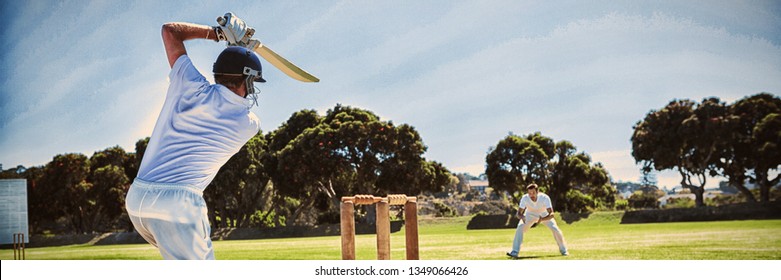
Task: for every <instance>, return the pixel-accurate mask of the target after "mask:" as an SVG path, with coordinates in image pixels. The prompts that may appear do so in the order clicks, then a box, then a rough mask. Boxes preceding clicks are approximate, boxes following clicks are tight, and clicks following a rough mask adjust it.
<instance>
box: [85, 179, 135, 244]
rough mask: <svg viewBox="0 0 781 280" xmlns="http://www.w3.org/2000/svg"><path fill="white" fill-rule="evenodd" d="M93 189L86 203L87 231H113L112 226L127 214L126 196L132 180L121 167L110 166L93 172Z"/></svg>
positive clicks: (88, 194)
mask: <svg viewBox="0 0 781 280" xmlns="http://www.w3.org/2000/svg"><path fill="white" fill-rule="evenodd" d="M91 184H92V188H91V189H89V190H88V192H87V200H86V201H85V203H86V205H84V206H83V207H85V208H86V209H85V211H84V212H85V214H84V216H85V217H84V218H85V220H86V221H85V222H84V224H85V225H84V228H85V230H88V231H89V230H91V231H98V230H106V229H111V228H110V225H111V224H112V223H113V222H115V221H116V220H117V219H118V218H119V217H120V216H121V215H122V214H123V213H125V196H126V195H127V191H128V188H129V187H130V179H128V178H127V175H126V174H125V169H124V168H123V167H121V166H116V165H113V164H109V165H106V166H103V167H99V168H97V169H95V171H94V172H92V181H91Z"/></svg>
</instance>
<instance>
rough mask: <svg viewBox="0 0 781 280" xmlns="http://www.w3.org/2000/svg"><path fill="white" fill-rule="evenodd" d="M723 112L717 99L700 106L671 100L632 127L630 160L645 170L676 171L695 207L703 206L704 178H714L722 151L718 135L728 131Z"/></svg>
mask: <svg viewBox="0 0 781 280" xmlns="http://www.w3.org/2000/svg"><path fill="white" fill-rule="evenodd" d="M726 112H727V111H726V107H725V105H724V104H723V103H722V102H721V101H719V99H718V98H707V99H705V100H703V102H702V103H701V104H699V105H697V104H696V103H695V102H693V101H690V100H673V101H671V102H670V103H669V104H667V106H665V107H664V108H663V109H661V110H659V111H653V110H652V111H651V112H649V113H648V115H646V117H645V119H644V120H643V121H640V122H637V124H636V125H635V126H634V133H633V134H632V138H631V141H632V156H633V157H634V158H635V161H637V162H642V163H643V165H644V168H646V169H650V168H654V169H656V170H665V169H675V170H677V171H678V173H679V174H680V175H681V178H682V179H681V186H684V187H686V188H688V189H689V190H691V192H692V193H694V195H695V203H696V205H697V206H698V207H702V206H705V202H704V200H703V193H704V191H705V184H706V181H707V175H711V176H712V175H715V174H716V171H715V170H716V163H717V162H718V160H719V158H720V157H721V155H722V154H723V151H724V149H723V147H724V141H723V140H722V139H721V138H720V137H719V135H722V134H724V133H725V132H726V131H727V126H726V125H725V123H726V118H727V114H726Z"/></svg>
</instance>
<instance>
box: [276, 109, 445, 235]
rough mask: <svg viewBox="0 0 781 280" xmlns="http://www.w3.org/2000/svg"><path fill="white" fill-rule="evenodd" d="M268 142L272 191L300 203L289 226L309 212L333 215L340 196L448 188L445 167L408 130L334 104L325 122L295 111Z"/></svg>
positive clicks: (409, 127) (365, 112) (361, 110)
mask: <svg viewBox="0 0 781 280" xmlns="http://www.w3.org/2000/svg"><path fill="white" fill-rule="evenodd" d="M268 139H269V157H268V158H267V160H266V162H268V163H269V164H268V166H269V168H270V171H269V172H270V173H271V177H272V180H273V183H274V186H275V189H276V190H277V192H278V194H280V195H282V196H287V197H291V198H295V199H297V200H299V201H301V203H300V204H299V206H298V208H297V209H296V210H295V211H294V214H293V217H292V219H289V220H293V221H296V220H297V219H298V217H299V216H300V215H301V214H302V211H304V210H309V211H311V210H312V208H314V209H317V210H320V211H328V210H329V209H330V210H331V211H334V210H335V206H336V205H338V198H339V197H341V196H345V195H353V194H374V195H385V194H389V193H405V194H408V195H416V194H419V193H420V192H422V191H432V192H435V191H441V190H442V189H443V187H444V186H445V185H446V184H448V183H450V175H449V174H450V172H449V171H447V169H446V168H444V166H442V165H441V164H439V163H436V162H429V161H426V160H425V158H423V156H422V155H423V153H424V152H425V151H426V147H425V146H424V145H423V141H422V139H421V138H420V135H419V134H418V133H417V131H415V129H414V128H413V127H411V126H409V125H399V126H396V125H394V124H393V123H392V122H390V121H382V120H380V118H379V117H378V116H377V115H375V114H374V113H372V112H370V111H367V110H363V109H359V108H352V107H349V106H341V105H337V106H336V107H335V108H333V109H331V110H328V112H327V113H326V115H325V116H324V117H320V116H318V115H317V114H316V112H315V111H312V110H304V111H300V112H298V113H295V114H293V116H291V118H290V119H289V120H288V121H287V122H286V123H285V124H283V125H282V126H281V127H280V128H279V129H277V130H276V131H274V132H272V133H270V134H269V136H268Z"/></svg>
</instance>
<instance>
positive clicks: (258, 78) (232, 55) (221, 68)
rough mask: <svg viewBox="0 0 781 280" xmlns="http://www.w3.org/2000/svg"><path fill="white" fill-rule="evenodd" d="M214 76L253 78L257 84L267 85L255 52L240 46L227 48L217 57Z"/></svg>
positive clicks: (213, 70)
mask: <svg viewBox="0 0 781 280" xmlns="http://www.w3.org/2000/svg"><path fill="white" fill-rule="evenodd" d="M212 72H214V74H222V75H247V76H253V77H254V78H253V80H254V81H255V82H260V83H265V82H266V80H264V79H263V75H262V73H263V72H262V71H261V67H260V59H259V58H258V56H257V55H255V52H253V51H251V50H249V49H247V48H244V47H239V46H231V47H227V48H225V50H223V51H222V53H220V55H219V56H218V57H217V61H215V62H214V67H213V68H212Z"/></svg>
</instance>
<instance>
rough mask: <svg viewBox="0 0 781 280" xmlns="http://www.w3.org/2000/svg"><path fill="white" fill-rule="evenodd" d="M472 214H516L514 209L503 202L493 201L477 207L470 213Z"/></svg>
mask: <svg viewBox="0 0 781 280" xmlns="http://www.w3.org/2000/svg"><path fill="white" fill-rule="evenodd" d="M470 213H471V214H476V213H485V214H486V215H505V214H512V213H514V208H513V207H512V206H510V204H509V203H507V202H506V201H502V200H491V201H486V202H485V203H481V204H478V205H476V206H475V207H473V208H472V210H471V211H470Z"/></svg>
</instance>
